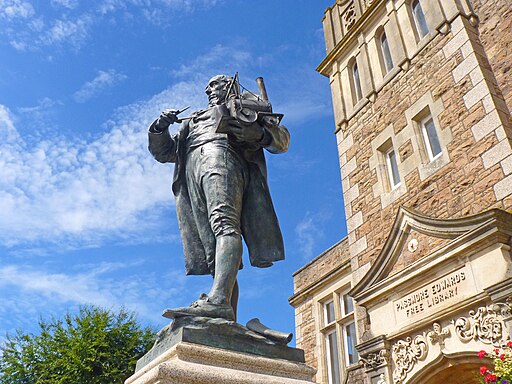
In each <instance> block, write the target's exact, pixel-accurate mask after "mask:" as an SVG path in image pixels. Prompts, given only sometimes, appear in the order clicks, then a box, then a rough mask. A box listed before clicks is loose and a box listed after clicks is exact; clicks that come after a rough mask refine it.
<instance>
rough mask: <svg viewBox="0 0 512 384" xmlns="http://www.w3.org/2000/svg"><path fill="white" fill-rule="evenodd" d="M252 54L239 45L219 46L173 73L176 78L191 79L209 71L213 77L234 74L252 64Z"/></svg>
mask: <svg viewBox="0 0 512 384" xmlns="http://www.w3.org/2000/svg"><path fill="white" fill-rule="evenodd" d="M251 61H252V56H251V54H250V53H249V52H248V51H247V50H246V49H243V48H242V47H241V46H239V45H238V44H235V45H232V46H226V45H221V44H217V45H216V46H214V47H213V48H212V49H211V50H210V51H208V52H206V53H204V54H202V55H200V56H198V57H197V58H196V60H195V61H193V62H192V63H187V64H186V65H185V64H183V65H181V66H180V67H179V69H177V70H173V71H172V72H171V73H172V75H174V76H176V77H190V76H195V75H196V74H203V73H205V70H208V71H209V73H210V74H211V75H216V74H220V73H224V74H228V75H231V74H234V73H235V71H237V70H240V69H242V68H244V67H246V66H247V65H248V64H250V63H251Z"/></svg>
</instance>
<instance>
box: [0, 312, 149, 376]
mask: <svg viewBox="0 0 512 384" xmlns="http://www.w3.org/2000/svg"><path fill="white" fill-rule="evenodd" d="M39 327H40V332H39V334H38V335H34V334H29V333H23V332H22V331H18V332H17V333H16V334H15V335H8V336H7V340H6V341H5V343H4V345H3V346H2V347H1V349H2V355H1V356H0V384H117V383H119V384H121V383H123V382H124V380H125V379H126V378H128V377H129V376H131V375H132V374H133V373H134V369H135V364H136V362H137V359H139V358H140V357H141V356H142V355H144V353H146V351H147V350H149V348H150V347H151V343H152V341H154V339H155V334H154V332H153V331H152V330H151V329H149V328H147V327H142V326H141V325H139V324H138V323H137V320H136V318H135V315H134V314H133V313H131V312H127V311H125V310H121V311H119V312H117V313H114V312H113V311H108V310H104V309H101V308H97V307H93V306H85V307H82V308H80V311H79V313H78V314H77V315H71V314H69V313H68V314H67V315H66V316H65V318H64V320H55V319H53V320H52V321H49V322H48V321H44V320H41V321H39Z"/></svg>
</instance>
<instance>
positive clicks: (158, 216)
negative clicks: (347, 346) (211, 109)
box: [0, 0, 346, 340]
mask: <svg viewBox="0 0 512 384" xmlns="http://www.w3.org/2000/svg"><path fill="white" fill-rule="evenodd" d="M331 3H333V0H259V1H250V0H47V1H28V0H0V58H1V59H0V302H1V305H0V340H2V339H3V338H4V337H5V334H6V333H13V332H14V331H15V330H16V329H23V330H24V331H28V332H37V329H38V328H37V322H38V320H39V319H40V318H43V319H51V318H52V317H54V318H59V317H62V316H63V315H64V314H65V313H66V312H67V311H69V312H75V311H76V310H77V309H78V308H79V306H80V305H84V304H94V305H99V306H102V307H104V308H108V309H114V310H117V309H119V308H121V307H124V308H126V309H128V310H131V311H135V312H136V313H137V315H138V318H139V320H140V321H141V322H142V323H143V324H147V325H150V326H152V327H154V328H155V329H160V328H162V327H163V326H165V325H167V324H168V322H169V320H167V319H165V318H163V317H161V313H162V310H163V309H165V308H173V307H178V306H186V305H189V304H190V303H191V302H192V301H194V300H196V299H197V297H198V296H199V295H200V293H201V292H207V291H208V290H209V287H210V285H211V277H210V276H185V273H184V262H183V253H182V247H181V240H180V236H179V230H178V226H177V220H176V214H175V206H174V197H173V195H172V192H171V188H170V185H171V178H172V172H173V165H172V164H160V163H157V162H156V161H155V160H154V159H153V158H152V157H151V155H150V154H149V152H148V151H147V127H148V126H149V124H150V123H151V122H152V121H153V120H154V119H155V118H156V117H157V116H158V115H159V113H160V111H162V110H163V109H166V108H183V107H186V106H191V110H194V109H199V108H202V107H204V106H206V105H207V97H206V95H205V94H204V87H205V85H206V84H207V82H208V79H209V78H211V77H212V76H214V75H216V74H221V73H224V74H229V75H233V74H234V73H235V72H239V76H240V81H241V83H242V85H243V86H244V87H246V88H248V89H250V90H253V91H256V90H257V86H256V83H255V79H256V77H258V76H262V77H263V78H264V79H265V83H266V86H267V91H268V94H269V98H270V100H271V102H272V104H273V107H274V111H275V112H278V113H283V114H284V119H283V124H284V125H285V126H287V127H288V129H289V130H290V133H291V145H290V149H289V151H288V152H287V153H284V154H279V155H272V154H270V153H267V164H268V174H269V176H268V177H269V185H270V190H271V194H272V197H273V201H274V205H275V209H276V212H277V215H278V218H279V221H280V224H281V229H282V232H283V237H284V242H285V252H286V260H284V261H280V262H278V263H276V264H275V265H274V266H273V267H272V268H267V269H258V268H253V267H251V266H250V265H249V262H248V260H247V254H246V253H244V260H245V263H244V264H245V265H246V266H245V268H244V269H243V270H242V271H241V272H240V273H239V284H240V304H239V322H240V323H243V324H245V322H247V321H248V320H250V319H252V318H254V317H258V318H260V320H261V321H262V322H263V323H265V324H267V325H268V326H270V327H272V328H274V329H277V330H281V331H286V332H292V331H294V311H293V308H292V307H291V306H290V304H289V303H288V298H289V297H290V296H291V295H292V294H293V278H292V274H293V272H294V271H296V270H298V269H299V268H300V267H301V266H303V265H304V264H306V263H307V262H309V261H310V260H312V259H313V258H314V257H316V256H317V255H319V254H320V253H322V252H323V251H324V250H326V249H327V248H329V247H330V246H332V245H333V244H335V243H336V242H338V241H339V240H341V239H342V238H343V237H344V236H345V235H346V226H345V216H344V212H343V199H342V192H341V181H340V172H339V161H338V155H337V150H336V137H335V135H334V134H333V131H334V118H333V112H332V104H331V95H330V89H329V81H328V79H327V78H325V77H323V76H322V75H320V74H318V73H317V72H316V71H315V68H316V66H317V65H318V64H319V63H320V62H321V60H322V59H323V58H324V56H325V45H324V40H323V31H322V24H321V20H322V17H323V12H324V10H325V9H326V8H327V7H328V6H330V5H332V4H331ZM173 129H176V126H173Z"/></svg>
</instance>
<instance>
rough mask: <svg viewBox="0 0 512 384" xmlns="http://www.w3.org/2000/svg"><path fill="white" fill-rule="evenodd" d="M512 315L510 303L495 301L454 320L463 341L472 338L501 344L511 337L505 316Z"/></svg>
mask: <svg viewBox="0 0 512 384" xmlns="http://www.w3.org/2000/svg"><path fill="white" fill-rule="evenodd" d="M509 316H512V308H511V306H510V304H505V303H495V304H491V305H488V306H486V307H479V308H478V309H477V310H474V311H473V310H472V311H469V316H468V317H459V318H458V319H457V320H455V321H453V325H454V326H455V333H456V334H457V336H458V337H459V339H460V340H461V341H463V342H469V341H471V340H475V341H480V342H482V343H484V344H492V345H495V346H499V345H500V344H501V343H503V342H504V341H506V340H508V339H510V336H509V335H508V332H507V328H506V326H505V322H504V320H503V318H504V317H509Z"/></svg>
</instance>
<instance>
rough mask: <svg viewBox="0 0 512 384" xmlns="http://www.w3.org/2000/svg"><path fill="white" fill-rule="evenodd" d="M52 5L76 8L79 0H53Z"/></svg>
mask: <svg viewBox="0 0 512 384" xmlns="http://www.w3.org/2000/svg"><path fill="white" fill-rule="evenodd" d="M51 3H52V5H54V6H61V7H64V8H68V9H74V8H76V7H77V6H78V0H51Z"/></svg>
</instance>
